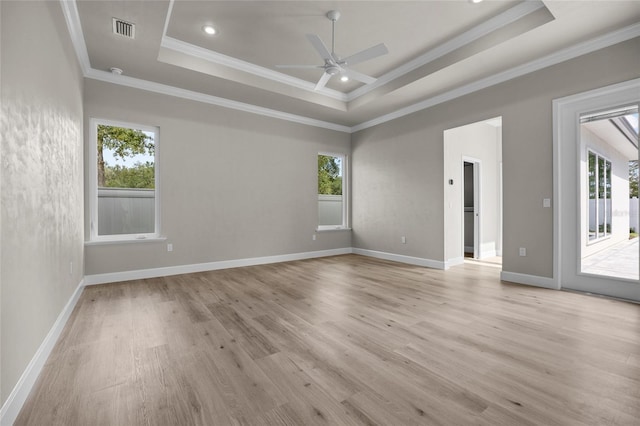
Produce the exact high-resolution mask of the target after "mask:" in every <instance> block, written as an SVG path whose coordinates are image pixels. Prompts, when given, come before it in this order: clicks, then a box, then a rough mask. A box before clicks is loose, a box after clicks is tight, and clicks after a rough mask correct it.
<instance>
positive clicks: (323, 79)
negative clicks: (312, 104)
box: [314, 72, 331, 90]
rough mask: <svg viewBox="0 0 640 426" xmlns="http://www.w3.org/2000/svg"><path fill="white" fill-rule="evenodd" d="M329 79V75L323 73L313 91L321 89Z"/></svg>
mask: <svg viewBox="0 0 640 426" xmlns="http://www.w3.org/2000/svg"><path fill="white" fill-rule="evenodd" d="M330 78H331V75H330V74H327V73H326V72H325V73H323V74H322V77H320V80H318V84H316V88H315V89H314V90H320V89H322V88H323V87H324V86H325V85H326V84H327V82H328V81H329V79H330Z"/></svg>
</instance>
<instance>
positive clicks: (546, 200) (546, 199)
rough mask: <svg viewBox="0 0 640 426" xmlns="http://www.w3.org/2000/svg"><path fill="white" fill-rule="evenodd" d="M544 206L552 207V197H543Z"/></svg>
mask: <svg viewBox="0 0 640 426" xmlns="http://www.w3.org/2000/svg"><path fill="white" fill-rule="evenodd" d="M542 207H545V208H548V207H551V198H543V199H542Z"/></svg>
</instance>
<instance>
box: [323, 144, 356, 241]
mask: <svg viewBox="0 0 640 426" xmlns="http://www.w3.org/2000/svg"><path fill="white" fill-rule="evenodd" d="M320 155H325V156H328V157H336V158H340V163H341V167H342V224H340V225H319V224H318V225H317V228H316V231H340V230H349V229H350V228H349V156H348V155H347V154H342V153H336V152H326V151H325V152H323V151H321V152H318V155H317V156H316V158H315V165H316V211H318V208H317V206H318V197H317V196H318V194H317V192H318V191H317V188H318V172H317V167H318V157H319V156H320ZM318 222H320V218H319V217H318V218H317V220H316V223H318Z"/></svg>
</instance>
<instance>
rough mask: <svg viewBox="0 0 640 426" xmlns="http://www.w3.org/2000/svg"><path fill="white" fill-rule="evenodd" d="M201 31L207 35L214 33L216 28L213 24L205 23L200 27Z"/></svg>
mask: <svg viewBox="0 0 640 426" xmlns="http://www.w3.org/2000/svg"><path fill="white" fill-rule="evenodd" d="M202 31H204V32H205V33H206V34H209V35H214V34H215V33H216V29H215V28H214V26H213V25H205V26H204V27H202Z"/></svg>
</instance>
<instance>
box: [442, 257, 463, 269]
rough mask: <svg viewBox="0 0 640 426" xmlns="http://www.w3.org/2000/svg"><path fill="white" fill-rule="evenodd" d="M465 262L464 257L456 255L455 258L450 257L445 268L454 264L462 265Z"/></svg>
mask: <svg viewBox="0 0 640 426" xmlns="http://www.w3.org/2000/svg"><path fill="white" fill-rule="evenodd" d="M463 263H464V257H454V258H453V259H449V260H446V261H445V262H444V269H445V270H447V269H449V268H451V267H452V266H456V265H462V264H463Z"/></svg>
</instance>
